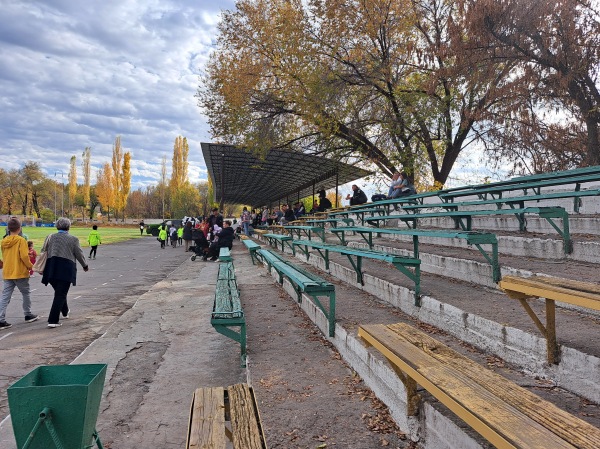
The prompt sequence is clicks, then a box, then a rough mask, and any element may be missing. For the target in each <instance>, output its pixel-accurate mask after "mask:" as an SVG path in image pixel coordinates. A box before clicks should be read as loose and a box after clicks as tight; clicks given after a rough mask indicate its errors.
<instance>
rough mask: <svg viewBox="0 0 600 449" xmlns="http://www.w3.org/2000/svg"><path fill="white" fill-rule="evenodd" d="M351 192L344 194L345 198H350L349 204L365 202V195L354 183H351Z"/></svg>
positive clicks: (354, 204)
mask: <svg viewBox="0 0 600 449" xmlns="http://www.w3.org/2000/svg"><path fill="white" fill-rule="evenodd" d="M352 192H353V193H352V196H350V194H348V195H346V199H347V200H350V206H356V205H358V204H365V203H366V202H367V195H365V192H363V191H362V190H360V189H359V188H358V186H357V185H356V184H352Z"/></svg>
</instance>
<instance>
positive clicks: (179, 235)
mask: <svg viewBox="0 0 600 449" xmlns="http://www.w3.org/2000/svg"><path fill="white" fill-rule="evenodd" d="M177 243H179V246H181V245H183V225H179V227H178V228H177Z"/></svg>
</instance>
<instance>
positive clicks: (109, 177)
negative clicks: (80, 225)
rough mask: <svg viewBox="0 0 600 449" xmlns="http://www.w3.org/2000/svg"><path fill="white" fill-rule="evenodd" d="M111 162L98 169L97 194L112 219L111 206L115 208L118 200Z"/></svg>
mask: <svg viewBox="0 0 600 449" xmlns="http://www.w3.org/2000/svg"><path fill="white" fill-rule="evenodd" d="M113 178H114V174H113V170H112V166H111V164H109V163H108V162H107V163H105V164H104V166H103V167H102V168H101V169H100V170H98V174H97V178H96V195H97V197H98V202H99V203H100V205H101V206H102V209H103V210H105V211H106V213H107V215H108V220H109V221H110V211H111V208H113V209H114V204H115V202H116V194H115V181H114V179H113Z"/></svg>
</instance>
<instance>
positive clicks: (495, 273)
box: [415, 243, 502, 283]
mask: <svg viewBox="0 0 600 449" xmlns="http://www.w3.org/2000/svg"><path fill="white" fill-rule="evenodd" d="M490 245H492V257H490V256H489V255H488V253H487V252H486V251H485V250H484V249H483V247H482V246H481V245H480V244H479V243H475V247H476V248H477V249H478V250H479V252H480V253H481V254H483V257H485V260H487V261H488V263H489V264H490V265H491V266H492V279H493V280H494V282H495V283H498V282H500V279H502V275H501V273H500V264H499V263H498V243H490ZM415 257H416V256H415Z"/></svg>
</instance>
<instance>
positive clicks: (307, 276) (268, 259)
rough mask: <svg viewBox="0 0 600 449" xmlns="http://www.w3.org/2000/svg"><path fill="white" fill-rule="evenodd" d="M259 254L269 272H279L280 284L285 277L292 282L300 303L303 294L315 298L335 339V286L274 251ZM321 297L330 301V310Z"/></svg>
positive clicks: (330, 333)
mask: <svg viewBox="0 0 600 449" xmlns="http://www.w3.org/2000/svg"><path fill="white" fill-rule="evenodd" d="M258 254H259V256H260V258H261V259H262V261H263V263H264V264H265V265H267V267H268V269H269V271H270V270H271V268H273V269H274V270H275V271H276V272H277V274H278V275H279V283H280V284H283V277H284V276H285V277H286V278H287V279H288V280H289V281H290V283H291V284H292V285H293V286H294V289H295V290H296V295H297V300H298V302H302V293H306V294H307V295H309V296H310V297H312V298H313V300H314V301H315V304H316V305H317V307H319V309H321V311H322V312H323V313H324V314H325V317H327V322H328V326H329V336H330V337H333V336H334V335H335V286H334V285H333V284H331V283H329V282H327V281H326V280H325V279H323V278H321V277H319V276H317V275H316V274H313V273H311V272H310V271H307V270H303V269H302V268H300V267H299V266H297V265H295V264H293V263H291V262H290V261H288V260H285V259H283V258H281V257H280V256H279V255H278V254H275V253H273V252H272V251H269V250H267V249H261V250H259V252H258ZM319 297H327V298H328V299H329V310H327V309H326V308H325V307H324V306H323V304H322V303H321V301H320V300H319Z"/></svg>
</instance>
